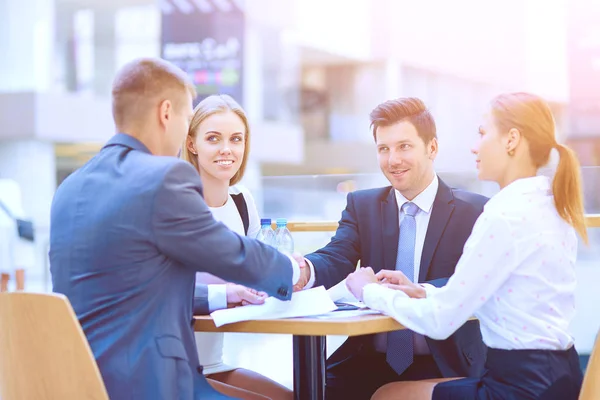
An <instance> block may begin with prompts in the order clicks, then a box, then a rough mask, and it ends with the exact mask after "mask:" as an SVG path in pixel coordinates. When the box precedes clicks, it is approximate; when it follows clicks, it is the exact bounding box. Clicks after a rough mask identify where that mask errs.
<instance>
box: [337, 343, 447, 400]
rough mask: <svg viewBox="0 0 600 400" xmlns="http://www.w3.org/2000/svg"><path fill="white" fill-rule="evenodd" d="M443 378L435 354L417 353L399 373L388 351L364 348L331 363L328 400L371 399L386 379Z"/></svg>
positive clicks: (392, 380) (388, 380)
mask: <svg viewBox="0 0 600 400" xmlns="http://www.w3.org/2000/svg"><path fill="white" fill-rule="evenodd" d="M433 378H442V374H441V373H440V371H439V369H438V367H437V365H436V363H435V361H434V359H433V357H432V356H430V355H427V356H415V357H414V362H413V363H412V364H411V366H410V367H408V369H407V370H406V371H404V373H403V374H402V375H398V374H396V372H394V370H393V369H392V368H391V367H390V366H389V364H388V363H387V361H386V360H385V354H383V353H377V352H375V351H373V350H363V351H362V352H360V353H358V354H357V355H355V356H353V357H350V358H348V359H346V360H344V361H342V362H339V363H336V364H331V363H329V362H328V363H327V385H326V392H325V399H326V400H342V399H343V400H349V399H352V400H363V399H365V400H369V399H370V398H371V396H372V395H373V393H375V391H376V390H377V389H379V388H380V387H381V386H383V385H385V384H386V383H390V382H396V381H414V380H420V379H433Z"/></svg>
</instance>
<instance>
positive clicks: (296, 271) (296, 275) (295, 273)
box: [283, 253, 300, 286]
mask: <svg viewBox="0 0 600 400" xmlns="http://www.w3.org/2000/svg"><path fill="white" fill-rule="evenodd" d="M283 254H285V253H283ZM285 255H286V256H287V257H288V258H289V259H290V261H291V262H292V271H293V272H292V286H293V285H295V284H296V283H298V281H299V280H300V266H299V265H298V263H297V262H296V260H294V258H293V257H292V256H290V255H289V254H285Z"/></svg>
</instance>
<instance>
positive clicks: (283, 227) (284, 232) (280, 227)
mask: <svg viewBox="0 0 600 400" xmlns="http://www.w3.org/2000/svg"><path fill="white" fill-rule="evenodd" d="M276 222H277V230H276V231H275V247H276V248H277V250H279V251H280V252H282V253H287V254H292V253H293V252H294V239H293V238H292V233H291V232H290V231H289V229H288V228H287V219H285V218H277V220H276Z"/></svg>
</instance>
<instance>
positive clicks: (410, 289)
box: [376, 270, 427, 299]
mask: <svg viewBox="0 0 600 400" xmlns="http://www.w3.org/2000/svg"><path fill="white" fill-rule="evenodd" d="M376 277H377V279H378V280H379V282H380V283H381V284H383V285H384V286H385V287H387V288H390V289H394V290H401V291H403V292H404V293H406V294H407V295H408V297H412V298H415V299H422V298H425V297H427V292H426V291H425V288H424V287H423V286H421V285H419V284H416V283H414V282H412V281H411V280H410V279H408V278H407V277H406V275H404V274H403V273H402V272H401V271H389V270H381V271H379V272H378V273H377V275H376Z"/></svg>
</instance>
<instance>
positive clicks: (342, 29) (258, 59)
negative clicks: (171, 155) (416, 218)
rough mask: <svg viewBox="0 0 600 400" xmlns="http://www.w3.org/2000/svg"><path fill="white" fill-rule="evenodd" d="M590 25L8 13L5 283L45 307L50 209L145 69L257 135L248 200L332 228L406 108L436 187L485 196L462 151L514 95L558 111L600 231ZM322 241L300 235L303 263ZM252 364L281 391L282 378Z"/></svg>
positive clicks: (344, 0) (597, 267)
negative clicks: (418, 111) (431, 132)
mask: <svg viewBox="0 0 600 400" xmlns="http://www.w3.org/2000/svg"><path fill="white" fill-rule="evenodd" d="M598 21H600V0H568V1H567V0H502V1H499V0H489V1H481V0H453V1H445V0H420V1H408V0H246V1H243V0H118V1H117V0H0V200H1V201H3V202H5V203H10V205H11V208H12V209H13V210H16V211H13V212H15V213H17V214H19V215H22V216H23V217H27V218H29V219H31V220H32V221H33V222H34V224H35V227H36V240H35V243H34V246H35V251H34V253H33V255H32V259H31V260H29V261H27V262H25V261H22V262H21V261H18V260H16V259H17V257H12V258H11V257H10V253H11V252H13V249H12V248H11V247H10V246H6V245H5V246H4V247H2V246H1V243H0V253H2V252H4V253H5V256H4V257H0V263H3V264H4V265H1V264H0V270H14V269H15V268H18V267H23V266H24V265H21V266H19V265H16V264H18V263H19V262H21V263H22V264H27V268H26V290H31V291H48V290H51V286H50V284H49V272H48V263H47V250H48V230H49V226H48V225H49V210H50V204H51V200H52V196H53V194H54V191H55V189H56V187H57V186H58V185H59V184H60V183H61V181H62V180H63V179H64V178H65V177H66V176H68V175H69V174H70V173H71V172H73V171H74V170H75V169H77V168H79V167H80V166H82V165H83V164H84V163H85V162H86V161H87V160H88V159H89V158H90V157H92V156H93V155H94V154H95V153H97V152H98V150H99V149H100V148H101V147H102V145H103V143H104V142H105V141H106V140H107V139H108V138H110V137H111V136H112V135H113V134H114V127H113V123H112V116H111V112H110V88H111V83H112V78H113V76H114V74H115V72H116V71H117V69H118V68H119V67H121V66H122V65H123V64H124V63H126V62H128V61H130V60H132V59H134V58H137V57H142V56H152V57H163V58H165V59H167V60H170V61H172V62H174V63H176V64H177V65H179V66H180V67H182V68H183V69H184V70H186V71H187V72H188V73H189V74H190V76H191V77H192V78H193V80H194V82H195V84H196V85H197V89H198V92H199V93H200V96H199V97H198V99H197V100H200V99H201V98H203V97H204V96H206V95H209V94H213V93H227V94H230V95H232V96H233V97H234V98H236V99H237V100H238V101H239V102H240V103H241V104H242V106H243V107H244V108H245V110H246V112H247V114H248V117H249V119H250V124H251V130H252V150H251V154H250V160H249V165H248V168H247V173H246V177H245V179H244V181H243V184H245V185H246V186H247V187H249V188H250V190H251V191H252V192H253V194H254V195H255V197H256V199H257V203H258V206H259V209H260V211H261V212H262V214H263V215H264V216H266V217H272V218H276V217H287V218H288V219H290V220H315V221H321V220H338V219H339V217H340V213H341V211H342V209H343V208H344V206H345V196H346V194H347V193H348V192H349V191H352V190H356V189H362V188H367V187H375V186H381V185H385V184H386V183H387V182H386V181H385V179H384V178H383V177H382V176H381V175H380V174H378V166H377V163H376V153H375V148H374V144H373V139H372V134H371V132H370V130H369V120H368V115H369V112H370V111H371V110H372V109H373V108H374V107H375V106H376V105H377V104H379V103H381V102H383V101H385V100H388V99H391V98H395V97H401V96H417V97H420V98H421V99H423V100H424V101H425V103H426V104H427V105H428V106H429V108H430V109H431V111H432V113H433V116H434V117H435V119H436V123H437V126H438V135H439V141H440V153H439V156H438V158H437V160H436V169H437V171H438V172H439V174H440V176H441V177H442V178H443V179H445V180H446V181H447V182H448V183H450V184H452V185H455V186H459V187H464V188H468V189H470V190H474V191H478V192H481V193H484V194H488V195H492V194H494V193H495V191H496V190H497V188H496V187H495V186H494V185H489V184H485V183H481V182H478V181H477V180H476V176H475V174H474V163H473V157H472V156H471V154H470V145H471V144H472V143H473V142H474V140H475V138H476V133H477V128H478V126H479V121H480V118H481V113H482V111H483V110H484V109H485V107H486V105H487V103H488V101H489V100H490V99H491V98H492V97H493V96H495V95H496V94H499V93H501V92H506V91H517V90H518V91H529V92H533V93H536V94H538V95H541V96H543V97H544V98H545V99H546V100H548V101H549V102H550V104H551V107H552V109H553V112H554V115H555V118H556V122H557V126H558V136H559V141H561V142H564V143H567V144H569V145H570V146H572V147H573V148H574V149H575V151H576V152H577V154H578V155H579V157H580V161H581V163H582V166H583V175H584V180H585V192H586V193H585V201H586V210H587V212H588V213H599V212H600V195H599V194H598V193H600V167H598V166H599V165H600V23H598ZM0 214H2V213H1V212H0ZM2 218H4V219H2ZM9 223H10V219H8V217H6V216H3V215H0V225H1V224H5V225H6V224H9ZM599 231H600V228H592V229H590V234H591V239H592V240H591V245H590V247H588V248H585V247H583V246H582V248H581V250H580V257H579V262H578V274H579V277H580V287H579V289H578V297H579V304H578V307H579V310H578V317H577V320H576V321H575V323H574V326H573V329H574V332H575V335H576V340H577V346H578V347H579V350H580V351H581V352H582V353H584V354H585V353H586V352H589V350H591V346H592V343H593V339H594V337H595V334H596V332H597V331H598V327H599V326H600V318H599V317H598V312H597V310H594V307H593V305H594V302H595V301H598V300H600V298H599V297H598V294H597V290H596V288H595V286H596V285H595V283H596V282H599V281H600V232H599ZM330 236H331V233H327V232H325V233H323V232H312V233H301V234H295V239H296V250H297V251H300V252H304V253H306V252H309V251H311V250H314V249H316V248H318V247H320V246H321V245H324V244H325V243H327V241H328V240H329V237H330ZM1 240H2V239H1V237H0V241H1ZM6 254H9V256H6ZM12 284H13V283H11V285H12ZM246 337H248V335H246ZM257 337H260V335H256V336H255V339H251V340H259V339H256V338H257ZM249 340H250V339H249ZM285 340H287V339H285ZM239 357H240V360H242V361H241V362H243V360H245V359H246V358H244V357H246V356H244V355H241V356H239ZM290 357H291V356H290ZM251 359H252V357H250V356H248V357H247V361H248V362H250V360H251ZM238 361H239V360H238ZM253 362H254V363H255V364H254V365H252V366H251V367H252V368H254V369H256V370H259V372H263V373H265V374H267V375H270V376H273V377H275V378H276V379H278V380H280V381H284V382H287V379H288V377H287V375H285V374H288V375H290V376H289V380H290V382H291V364H290V369H289V371H288V370H286V369H285V368H284V369H283V370H279V371H272V370H269V371H266V372H265V371H260V368H257V367H256V359H253ZM268 363H269V361H268V359H267V361H265V366H267V364H268ZM290 363H291V358H290ZM266 368H267V367H266ZM272 368H273V367H272V366H271V369H272ZM267 369H268V368H267ZM277 374H284V375H285V376H284V375H281V376H279V375H277Z"/></svg>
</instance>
